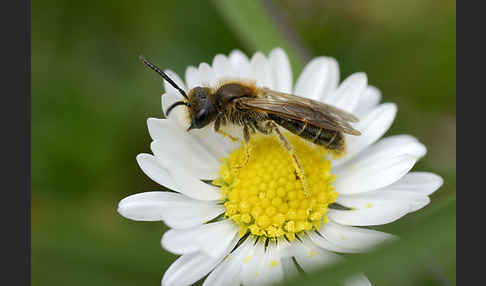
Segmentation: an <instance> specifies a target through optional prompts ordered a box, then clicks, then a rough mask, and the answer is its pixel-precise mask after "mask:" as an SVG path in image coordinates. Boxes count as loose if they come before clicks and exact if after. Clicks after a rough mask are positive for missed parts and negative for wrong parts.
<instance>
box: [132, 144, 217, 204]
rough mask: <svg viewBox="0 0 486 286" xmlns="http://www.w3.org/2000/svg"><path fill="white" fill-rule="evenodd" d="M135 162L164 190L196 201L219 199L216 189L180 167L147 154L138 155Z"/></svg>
mask: <svg viewBox="0 0 486 286" xmlns="http://www.w3.org/2000/svg"><path fill="white" fill-rule="evenodd" d="M137 162H138V165H139V166H140V168H141V169H142V171H144V173H145V174H146V175H147V176H149V177H150V178H151V179H152V180H154V181H155V182H157V183H159V184H160V185H163V186H165V187H166V188H169V189H171V190H173V191H177V192H179V193H182V194H184V195H187V196H189V197H191V198H194V199H197V200H203V201H212V200H219V199H221V193H220V192H219V189H218V188H217V187H214V186H211V185H209V184H206V183H204V182H202V181H201V180H200V179H198V178H197V177H193V176H191V175H190V174H188V173H187V172H186V171H185V170H184V169H183V168H181V167H178V166H174V165H173V166H171V165H170V164H169V162H167V161H161V160H159V159H158V158H156V157H154V156H151V155H149V154H140V155H138V156H137Z"/></svg>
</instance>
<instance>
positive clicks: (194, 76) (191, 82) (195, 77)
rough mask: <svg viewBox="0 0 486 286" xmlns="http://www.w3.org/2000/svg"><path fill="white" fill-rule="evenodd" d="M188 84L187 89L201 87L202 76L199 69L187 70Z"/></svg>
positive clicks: (190, 68) (188, 68) (191, 67)
mask: <svg viewBox="0 0 486 286" xmlns="http://www.w3.org/2000/svg"><path fill="white" fill-rule="evenodd" d="M186 83H187V88H188V89H192V88H194V87H196V86H201V76H200V73H199V69H197V68H196V67H193V66H189V67H187V69H186Z"/></svg>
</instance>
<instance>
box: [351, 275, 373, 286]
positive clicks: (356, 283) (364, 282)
mask: <svg viewBox="0 0 486 286" xmlns="http://www.w3.org/2000/svg"><path fill="white" fill-rule="evenodd" d="M344 285H345V286H371V282H370V280H368V278H366V276H364V275H363V274H359V275H355V276H352V277H350V278H348V279H346V280H345V281H344Z"/></svg>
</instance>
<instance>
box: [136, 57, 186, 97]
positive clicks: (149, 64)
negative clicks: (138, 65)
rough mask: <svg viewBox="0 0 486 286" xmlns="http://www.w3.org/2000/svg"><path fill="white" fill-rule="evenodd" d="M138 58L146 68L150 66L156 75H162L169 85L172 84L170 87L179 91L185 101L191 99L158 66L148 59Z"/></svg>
mask: <svg viewBox="0 0 486 286" xmlns="http://www.w3.org/2000/svg"><path fill="white" fill-rule="evenodd" d="M138 58H139V59H140V60H141V61H142V62H143V63H144V64H145V65H146V66H148V67H149V68H151V69H152V70H154V71H155V72H156V73H158V74H160V75H161V76H162V78H164V79H165V80H166V81H167V82H168V83H170V85H172V86H173V87H174V88H175V89H177V91H179V93H180V94H182V96H184V98H185V99H189V98H188V97H187V94H186V92H185V91H184V90H183V89H182V88H180V87H179V86H178V85H177V84H176V83H175V82H174V81H173V80H172V79H171V78H170V77H169V76H168V75H167V74H166V73H165V72H163V71H162V70H161V69H160V68H158V67H157V66H156V65H154V64H153V63H151V62H150V61H149V60H147V58H145V57H144V56H143V55H140V56H139V57H138Z"/></svg>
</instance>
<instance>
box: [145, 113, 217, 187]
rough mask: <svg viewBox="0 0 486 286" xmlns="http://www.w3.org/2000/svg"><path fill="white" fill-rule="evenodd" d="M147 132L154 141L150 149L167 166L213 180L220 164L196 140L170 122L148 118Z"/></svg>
mask: <svg viewBox="0 0 486 286" xmlns="http://www.w3.org/2000/svg"><path fill="white" fill-rule="evenodd" d="M147 125H148V127H149V132H150V134H151V136H152V138H153V139H154V142H152V146H151V149H152V150H154V154H155V156H156V157H158V158H159V160H160V161H167V162H168V166H172V165H175V166H179V167H182V168H185V170H186V171H187V172H188V173H190V174H192V175H193V176H195V177H197V178H200V179H214V178H216V176H217V173H218V170H219V166H220V162H219V161H218V160H217V159H216V157H215V156H213V155H212V154H211V153H209V152H208V151H207V150H206V149H205V148H204V147H203V146H202V145H201V144H199V142H198V141H197V140H195V139H194V138H193V137H191V136H190V135H189V134H188V133H187V132H186V131H185V130H183V129H182V128H180V127H179V126H176V124H175V123H174V122H173V121H171V120H164V119H162V120H160V119H155V118H149V119H148V121H147Z"/></svg>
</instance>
